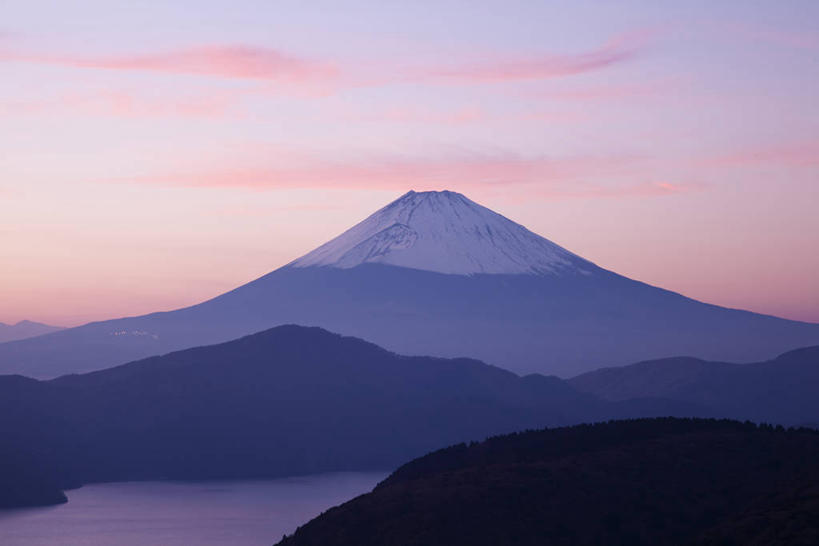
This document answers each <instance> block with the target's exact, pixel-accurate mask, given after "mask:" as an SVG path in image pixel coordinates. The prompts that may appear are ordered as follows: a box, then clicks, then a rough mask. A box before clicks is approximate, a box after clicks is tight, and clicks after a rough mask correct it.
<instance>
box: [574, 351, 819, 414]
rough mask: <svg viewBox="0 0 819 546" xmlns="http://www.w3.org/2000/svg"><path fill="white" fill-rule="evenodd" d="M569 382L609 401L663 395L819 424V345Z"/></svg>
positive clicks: (660, 363)
mask: <svg viewBox="0 0 819 546" xmlns="http://www.w3.org/2000/svg"><path fill="white" fill-rule="evenodd" d="M570 384H571V385H572V386H573V387H575V388H576V389H578V390H580V391H583V392H587V393H590V394H594V395H596V396H599V397H601V398H604V399H606V400H628V399H631V398H641V397H659V398H666V399H672V400H679V401H684V402H689V403H691V404H696V405H700V406H703V407H708V408H709V410H710V411H712V412H713V413H714V414H718V415H721V416H726V417H733V418H739V419H751V420H755V421H768V422H775V423H785V424H790V425H811V426H813V425H815V423H817V422H819V396H817V387H819V347H806V348H804V349H798V350H795V351H790V352H787V353H785V354H783V355H780V356H779V357H777V358H775V359H773V360H769V361H766V362H758V363H753V364H729V363H725V362H706V361H703V360H699V359H695V358H666V359H661V360H653V361H648V362H640V363H638V364H633V365H631V366H624V367H621V368H608V369H602V370H597V371H594V372H589V373H586V374H583V375H580V376H578V377H575V378H573V379H571V380H570Z"/></svg>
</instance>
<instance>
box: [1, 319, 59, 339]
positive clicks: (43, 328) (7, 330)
mask: <svg viewBox="0 0 819 546" xmlns="http://www.w3.org/2000/svg"><path fill="white" fill-rule="evenodd" d="M62 329H63V328H62V327H60V326H49V325H48V324H41V323H39V322H32V321H30V320H21V321H20V322H18V323H16V324H3V323H2V322H0V343H3V342H6V341H15V340H18V339H26V338H29V337H35V336H41V335H43V334H50V333H51V332H57V331H59V330H62Z"/></svg>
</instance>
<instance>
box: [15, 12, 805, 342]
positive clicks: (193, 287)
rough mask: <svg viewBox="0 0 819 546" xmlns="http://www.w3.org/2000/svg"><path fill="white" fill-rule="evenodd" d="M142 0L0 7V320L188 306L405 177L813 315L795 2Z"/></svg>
mask: <svg viewBox="0 0 819 546" xmlns="http://www.w3.org/2000/svg"><path fill="white" fill-rule="evenodd" d="M69 4H70V5H69ZM138 4H139V9H138V10H137V9H136V8H135V6H136V4H135V3H132V2H103V1H98V0H85V1H80V2H70V3H53V2H39V1H36V0H35V1H31V0H28V1H22V0H8V1H6V2H3V5H2V8H0V13H2V17H0V71H1V72H2V75H3V76H2V79H0V120H2V124H0V146H2V150H3V152H2V154H0V322H5V323H14V322H17V321H20V320H22V319H30V320H37V321H41V322H46V323H54V324H60V325H66V326H70V325H77V324H81V323H84V322H88V321H92V320H101V319H107V318H113V317H118V316H126V315H136V314H140V313H147V312H152V311H157V310H167V309H173V308H177V307H181V306H184V305H189V304H193V303H197V302H199V301H202V300H205V299H208V298H211V297H214V296H216V295H218V294H220V293H222V292H224V291H226V290H229V289H231V288H233V287H235V286H238V285H240V284H242V283H245V282H247V281H249V280H252V279H254V278H256V277H258V276H261V275H263V274H265V273H267V272H269V271H271V270H273V269H275V268H277V267H279V266H281V265H284V264H286V263H288V262H290V261H292V260H293V259H295V258H297V257H299V256H301V255H303V254H305V253H307V252H309V251H310V250H312V249H313V248H315V247H316V246H318V245H320V244H321V243H324V242H325V241H327V240H328V239H330V238H331V237H333V236H335V235H337V234H339V233H341V232H342V231H343V230H345V229H347V228H349V227H350V226H351V225H353V224H355V223H356V222H358V221H360V220H361V219H363V218H365V217H366V216H367V215H369V214H370V213H372V212H373V211H374V210H376V209H377V208H379V207H381V206H383V205H384V204H386V203H388V202H389V201H391V200H393V199H395V198H396V197H398V196H399V195H401V194H404V193H405V192H407V191H408V190H411V189H414V190H432V189H450V190H453V191H458V192H462V193H464V194H466V195H467V196H468V197H469V198H471V199H473V200H475V201H477V202H479V203H481V204H483V205H486V206H487V207H490V208H492V209H493V210H496V211H498V212H500V213H502V214H503V215H505V216H507V217H509V218H512V219H514V220H516V221H518V222H521V223H523V224H524V225H525V226H526V227H528V228H529V229H531V230H532V231H535V232H537V233H539V234H541V235H543V236H544V237H547V238H549V239H550V240H552V241H554V242H555V243H558V244H560V245H561V246H564V247H566V248H568V249H569V250H571V251H573V252H576V253H578V254H580V255H582V256H584V257H585V258H588V259H589V260H592V261H593V262H595V263H597V264H598V265H600V266H601V267H604V268H607V269H611V270H613V271H616V272H618V273H620V274H623V275H627V276H629V277H631V278H634V279H638V280H641V281H644V282H647V283H650V284H653V285H658V286H661V287H663V288H667V289H670V290H674V291H677V292H680V293H683V294H685V295H687V296H689V297H692V298H696V299H699V300H703V301H706V302H710V303H715V304H719V305H724V306H728V307H737V308H743V309H749V310H753V311H757V312H762V313H769V314H775V315H779V316H783V317H787V318H792V319H799V320H806V321H813V322H819V280H817V279H819V212H817V207H818V206H819V101H817V100H816V97H817V96H819V67H818V66H817V59H818V58H819V4H817V3H815V2H808V1H805V2H789V3H787V5H785V4H776V3H773V2H771V3H767V4H765V5H763V6H759V7H758V9H756V10H755V11H745V10H744V6H745V3H744V2H739V1H736V2H734V1H731V2H720V3H718V4H717V5H714V4H713V3H706V2H681V3H677V4H676V5H674V6H673V7H671V6H665V8H664V9H659V7H658V6H655V5H654V4H652V3H645V2H618V3H617V4H616V5H615V4H614V3H603V2H573V3H571V4H566V5H563V6H561V7H560V9H559V10H558V9H557V8H556V7H555V6H551V7H550V5H549V4H547V3H534V2H508V1H507V2H481V3H474V2H461V1H451V2H443V3H432V4H425V3H409V2H407V3H403V4H400V5H399V4H397V3H391V2H390V3H369V2H367V3H360V4H359V3H356V2H349V3H344V6H342V5H341V3H336V2H314V3H310V4H309V5H308V4H304V3H296V2H261V1H254V0H239V1H237V2H232V3H225V2H218V1H215V0H209V1H201V2H187V1H186V2H140V3H138ZM478 4H479V5H478ZM501 10H502V11H503V14H502V16H501V15H499V13H500V11H501Z"/></svg>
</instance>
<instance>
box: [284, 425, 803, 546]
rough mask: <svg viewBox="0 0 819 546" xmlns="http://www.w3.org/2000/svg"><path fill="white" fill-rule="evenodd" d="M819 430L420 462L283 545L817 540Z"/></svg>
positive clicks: (728, 433) (533, 443)
mask: <svg viewBox="0 0 819 546" xmlns="http://www.w3.org/2000/svg"><path fill="white" fill-rule="evenodd" d="M817 461H819V433H816V432H811V431H806V430H799V431H797V430H790V431H785V430H782V429H774V428H772V427H762V428H758V427H756V426H755V425H752V424H741V423H738V422H731V421H707V420H678V419H653V420H637V421H621V422H611V423H604V424H597V425H591V426H590V425H581V426H577V427H572V428H567V429H557V430H543V431H536V432H535V431H533V432H525V433H519V434H513V435H509V436H503V437H498V438H492V439H489V440H487V441H485V442H482V443H478V444H470V445H468V446H467V445H463V444H462V445H456V446H453V447H450V448H447V449H443V450H440V451H437V452H435V453H431V454H428V455H426V456H424V457H421V458H419V459H416V460H414V461H412V462H410V463H408V464H406V465H404V466H403V467H401V468H399V469H398V470H397V471H396V472H394V473H393V474H392V475H391V476H389V477H388V478H387V479H386V480H384V481H383V482H382V483H380V484H379V485H378V486H376V488H375V489H374V490H373V491H372V492H371V493H368V494H366V495H362V496H360V497H358V498H356V499H353V500H351V501H349V502H347V503H345V504H342V505H341V506H338V507H336V508H332V509H330V510H328V511H327V512H325V513H324V514H322V515H321V516H319V517H317V518H316V519H314V520H312V521H310V522H309V523H307V524H306V525H303V526H302V527H300V528H299V529H298V530H297V531H296V532H295V533H294V534H293V535H292V536H290V537H286V538H285V539H284V540H282V541H281V542H280V543H279V544H280V546H319V545H321V546H348V545H349V546H353V545H354V546H399V545H400V546H406V545H410V544H413V545H414V544H418V545H421V544H423V545H425V546H438V545H440V546H444V545H445V546H459V545H469V546H482V545H487V546H489V545H492V546H494V545H496V544H515V545H518V546H529V545H532V546H535V545H537V546H540V545H542V544H555V545H563V544H566V545H584V544H589V545H591V544H630V545H640V544H646V545H648V544H652V545H659V544H668V545H671V544H674V545H679V544H722V545H725V544H730V545H739V544H758V545H763V544H764V545H770V544H805V545H808V544H815V543H816V541H817V540H819V502H817V493H818V492H819V489H817V486H818V485H819V462H817Z"/></svg>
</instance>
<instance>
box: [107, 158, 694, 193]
mask: <svg viewBox="0 0 819 546" xmlns="http://www.w3.org/2000/svg"><path fill="white" fill-rule="evenodd" d="M640 162H641V160H640V159H639V158H629V157H577V158H561V159H552V158H542V157H541V158H523V157H517V156H512V155H496V156H484V155H470V156H462V157H455V158H387V159H381V160H370V161H351V162H328V161H321V160H315V159H314V160H312V161H301V162H298V163H290V164H280V165H269V166H263V167H233V168H223V169H218V168H214V169H209V170H207V171H204V170H203V171H202V172H196V173H173V174H164V175H154V176H140V177H138V178H128V179H122V180H120V181H121V182H129V183H139V184H146V183H147V184H157V185H165V186H178V187H190V188H239V189H250V190H285V189H341V190H397V191H406V190H409V189H416V190H432V189H444V188H449V189H455V190H462V191H472V190H482V191H483V190H498V189H503V190H510V189H513V188H515V189H519V190H520V191H525V192H526V194H527V196H532V197H538V198H547V199H564V198H589V197H609V198H611V197H629V196H661V195H671V194H676V193H681V192H686V191H691V190H694V189H699V188H698V187H697V186H695V185H692V184H689V185H684V184H676V183H670V182H665V181H662V182H653V181H652V182H633V180H635V179H637V180H639V179H640V178H644V177H643V176H639V175H636V174H633V173H635V172H636V171H639V164H640ZM606 179H618V180H621V179H626V180H628V181H627V182H624V183H622V182H621V183H601V182H599V180H606Z"/></svg>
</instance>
